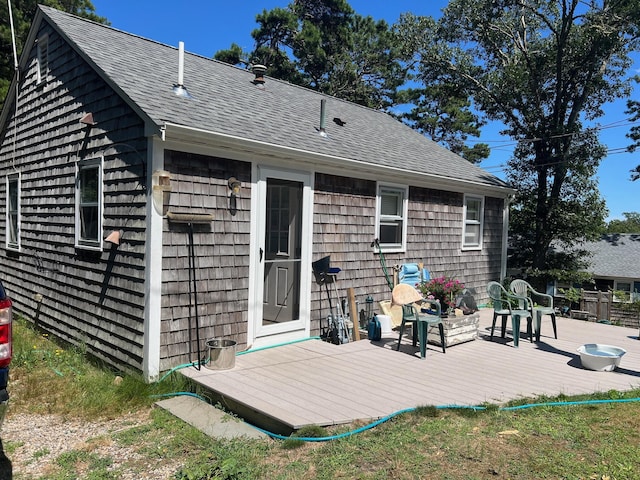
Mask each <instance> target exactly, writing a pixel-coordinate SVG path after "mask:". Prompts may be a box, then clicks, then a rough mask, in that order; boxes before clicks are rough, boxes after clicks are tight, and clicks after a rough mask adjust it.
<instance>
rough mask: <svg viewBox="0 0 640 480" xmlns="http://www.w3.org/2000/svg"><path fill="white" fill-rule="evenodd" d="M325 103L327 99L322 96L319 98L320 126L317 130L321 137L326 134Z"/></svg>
mask: <svg viewBox="0 0 640 480" xmlns="http://www.w3.org/2000/svg"><path fill="white" fill-rule="evenodd" d="M326 103H327V101H326V100H325V99H324V98H323V99H322V100H320V128H319V130H318V131H319V132H320V136H321V137H326V136H327V128H326V120H325V109H326Z"/></svg>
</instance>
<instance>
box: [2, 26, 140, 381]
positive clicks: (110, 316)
mask: <svg viewBox="0 0 640 480" xmlns="http://www.w3.org/2000/svg"><path fill="white" fill-rule="evenodd" d="M37 33H38V37H40V36H41V35H44V34H48V35H49V70H50V74H49V76H48V78H47V80H46V81H45V82H43V83H41V84H36V62H35V54H36V49H35V48H33V49H32V51H31V52H27V53H26V65H27V67H26V69H25V70H24V71H23V72H22V81H21V88H20V98H19V103H18V118H19V119H20V121H19V122H18V123H17V125H16V124H15V122H14V120H13V118H12V117H11V118H9V119H8V121H7V123H6V124H5V125H4V131H3V142H2V147H1V150H0V176H1V177H0V178H1V179H2V182H0V183H1V185H2V187H1V188H2V192H3V194H2V198H3V199H5V198H6V192H5V191H4V190H5V189H6V183H5V178H6V175H7V174H10V173H11V172H14V171H16V172H17V171H19V172H20V174H21V251H20V252H15V251H11V250H7V249H5V248H2V250H1V252H2V253H1V254H2V257H3V259H2V267H1V268H2V276H3V282H4V283H5V285H6V286H7V288H8V289H9V290H10V291H11V295H12V297H13V298H14V299H15V304H16V311H17V312H20V313H22V314H24V315H25V316H27V317H29V318H32V319H33V320H34V321H35V322H36V323H37V324H38V325H39V326H40V327H42V328H43V329H45V330H49V331H51V332H54V333H56V334H57V335H59V336H60V337H62V338H64V339H66V340H68V341H70V342H72V343H76V344H81V343H82V344H85V345H86V346H87V347H88V348H89V350H90V351H92V352H93V353H94V354H95V355H97V356H98V357H101V358H104V359H106V360H110V361H111V360H113V359H116V358H117V359H118V363H120V364H124V365H128V366H130V367H133V368H136V369H139V368H140V365H141V358H142V344H143V339H142V331H143V327H142V318H143V308H144V249H145V236H146V226H145V225H146V223H145V210H146V191H145V184H144V181H143V180H144V172H145V168H146V166H145V155H146V151H145V146H146V140H145V139H144V136H143V133H144V124H143V122H142V121H141V119H140V118H138V117H137V116H135V115H133V114H132V113H133V112H132V111H131V109H130V108H129V107H128V106H127V104H126V103H125V102H123V101H122V99H120V98H118V97H117V96H114V95H113V94H112V92H111V90H110V89H109V88H108V87H107V86H106V84H105V83H104V81H102V80H101V79H100V77H99V76H98V75H97V74H96V72H95V71H93V70H92V69H90V68H88V67H87V65H86V64H85V62H84V61H83V60H82V59H81V58H80V57H79V56H78V55H77V54H76V53H75V52H74V51H73V50H72V49H71V48H70V47H69V46H68V45H67V44H66V42H64V41H63V39H62V38H61V37H60V36H59V35H58V34H57V33H56V31H55V30H54V29H52V28H51V27H50V26H49V25H47V24H46V23H42V24H41V29H40V31H39V32H37ZM11 108H12V109H14V108H15V106H14V105H11ZM89 111H90V112H93V113H94V115H95V116H96V117H98V118H100V119H101V122H100V124H99V125H97V126H96V127H94V128H92V129H90V130H87V129H85V128H83V125H81V124H80V123H79V119H80V117H81V116H82V115H83V114H84V113H86V112H89ZM16 127H17V129H16ZM14 133H15V134H16V141H15V158H14V143H13V136H14ZM98 156H103V157H104V172H103V178H104V232H100V236H101V237H102V238H104V236H106V234H107V233H108V232H109V231H110V230H111V229H120V228H124V230H125V235H124V238H123V243H122V244H121V245H120V246H119V247H118V248H117V250H105V251H102V252H89V251H84V250H80V249H76V248H75V247H74V242H75V164H76V162H77V161H78V160H82V159H88V158H93V157H98ZM14 166H15V169H14ZM141 181H142V183H141ZM0 209H1V211H0V216H1V218H2V219H3V221H2V222H0V232H1V240H0V241H2V246H3V247H4V243H5V236H6V231H5V227H6V225H5V222H4V218H5V217H4V215H5V211H6V202H4V201H3V202H2V205H1V206H0ZM37 295H42V301H41V302H38V301H37V298H38V297H37Z"/></svg>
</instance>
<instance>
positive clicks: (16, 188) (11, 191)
mask: <svg viewBox="0 0 640 480" xmlns="http://www.w3.org/2000/svg"><path fill="white" fill-rule="evenodd" d="M6 220H7V248H11V249H20V174H19V173H16V174H12V175H8V176H7V219H6Z"/></svg>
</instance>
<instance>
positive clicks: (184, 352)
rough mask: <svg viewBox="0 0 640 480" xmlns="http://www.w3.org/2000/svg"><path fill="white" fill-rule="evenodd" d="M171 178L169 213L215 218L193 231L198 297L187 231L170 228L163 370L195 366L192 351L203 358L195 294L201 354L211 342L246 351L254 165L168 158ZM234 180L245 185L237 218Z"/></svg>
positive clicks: (165, 266)
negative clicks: (230, 342) (229, 342)
mask: <svg viewBox="0 0 640 480" xmlns="http://www.w3.org/2000/svg"><path fill="white" fill-rule="evenodd" d="M165 170H167V171H168V172H169V173H170V174H171V188H172V192H171V200H170V206H169V209H170V211H172V212H175V213H183V214H203V213H208V214H213V215H214V221H213V222H211V223H207V224H204V225H198V224H194V226H193V242H194V249H193V250H194V264H195V266H196V273H195V275H196V287H195V289H194V288H193V283H192V282H193V280H192V277H191V276H190V275H192V274H190V272H189V229H188V225H186V224H181V223H173V222H170V221H168V220H166V219H165V220H164V228H163V230H164V232H163V260H162V262H163V265H162V280H163V281H162V325H161V352H160V358H161V363H162V369H168V368H171V367H173V366H175V365H176V362H177V363H185V362H190V361H194V360H197V355H196V356H195V357H193V358H189V352H190V351H191V352H197V351H198V345H197V343H196V328H195V327H196V310H195V308H196V304H195V295H194V292H195V293H197V297H198V307H197V308H198V311H197V314H198V319H197V321H198V323H199V325H200V331H199V335H200V339H201V343H200V346H201V349H202V348H204V341H205V340H206V339H208V338H217V337H225V338H233V339H234V340H235V341H237V342H238V344H239V345H246V344H247V310H248V295H249V293H248V287H249V285H248V282H249V229H250V211H249V199H250V194H251V188H250V181H251V164H249V163H247V162H239V161H233V160H226V159H223V158H217V157H210V156H204V155H196V154H190V153H185V152H176V151H165ZM231 176H235V177H236V178H238V179H239V180H240V181H241V182H243V185H244V186H243V188H242V192H241V194H240V195H239V197H238V202H237V211H236V212H235V215H232V213H231V211H230V209H229V187H228V185H227V180H228V178H229V177H231ZM190 280H191V281H190ZM189 330H191V336H190V333H189ZM189 339H191V342H192V343H191V347H190V346H189ZM190 348H191V349H190Z"/></svg>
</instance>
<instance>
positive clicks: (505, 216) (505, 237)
mask: <svg viewBox="0 0 640 480" xmlns="http://www.w3.org/2000/svg"><path fill="white" fill-rule="evenodd" d="M511 198H512V195H509V196H507V197H505V199H504V207H503V209H502V254H501V258H500V280H504V278H505V277H506V276H507V253H508V247H509V206H510V205H511Z"/></svg>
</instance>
